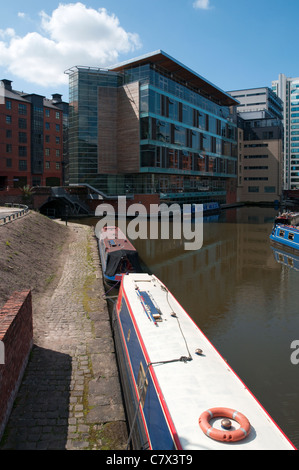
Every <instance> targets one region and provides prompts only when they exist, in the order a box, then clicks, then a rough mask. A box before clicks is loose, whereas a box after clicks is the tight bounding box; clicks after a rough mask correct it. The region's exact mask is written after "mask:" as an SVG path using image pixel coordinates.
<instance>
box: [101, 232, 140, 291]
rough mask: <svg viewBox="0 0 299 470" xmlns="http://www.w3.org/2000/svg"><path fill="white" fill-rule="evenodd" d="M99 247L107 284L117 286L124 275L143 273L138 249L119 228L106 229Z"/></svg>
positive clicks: (102, 233)
mask: <svg viewBox="0 0 299 470" xmlns="http://www.w3.org/2000/svg"><path fill="white" fill-rule="evenodd" d="M98 246H99V253H100V259H101V265H102V271H103V279H104V282H105V283H106V284H108V285H114V286H117V285H119V283H120V281H121V279H122V276H123V275H124V274H128V273H130V272H141V271H142V269H141V266H140V262H139V255H138V252H137V250H136V248H135V247H134V246H133V245H132V243H131V242H130V241H129V240H128V238H126V236H125V235H124V233H123V232H122V231H121V230H120V229H119V227H115V226H106V227H104V228H103V229H102V230H101V233H100V236H99V240H98Z"/></svg>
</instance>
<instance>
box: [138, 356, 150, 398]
mask: <svg viewBox="0 0 299 470" xmlns="http://www.w3.org/2000/svg"><path fill="white" fill-rule="evenodd" d="M137 387H138V393H139V397H140V403H141V406H142V407H143V406H144V402H145V396H146V391H147V387H148V380H147V378H146V374H145V372H144V368H143V365H142V363H141V362H140V367H139V372H138V377H137Z"/></svg>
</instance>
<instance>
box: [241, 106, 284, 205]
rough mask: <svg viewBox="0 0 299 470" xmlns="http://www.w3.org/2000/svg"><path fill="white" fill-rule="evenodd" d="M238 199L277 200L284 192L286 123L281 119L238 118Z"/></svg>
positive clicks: (270, 201)
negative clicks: (283, 166) (284, 125)
mask: <svg viewBox="0 0 299 470" xmlns="http://www.w3.org/2000/svg"><path fill="white" fill-rule="evenodd" d="M238 131H239V142H238V143H239V162H238V190H237V192H238V201H240V202H261V203H273V202H275V201H279V200H280V197H281V193H282V160H283V124H282V122H281V120H280V119H276V118H264V117H263V115H262V113H261V116H260V119H257V116H255V119H246V120H244V119H242V118H241V117H239V119H238Z"/></svg>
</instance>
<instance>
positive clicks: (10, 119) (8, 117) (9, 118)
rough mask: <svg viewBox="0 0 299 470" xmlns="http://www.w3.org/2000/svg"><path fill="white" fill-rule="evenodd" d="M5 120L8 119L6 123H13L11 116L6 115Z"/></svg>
mask: <svg viewBox="0 0 299 470" xmlns="http://www.w3.org/2000/svg"><path fill="white" fill-rule="evenodd" d="M5 120H6V124H11V123H12V118H11V116H6V118H5Z"/></svg>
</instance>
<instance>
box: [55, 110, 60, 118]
mask: <svg viewBox="0 0 299 470" xmlns="http://www.w3.org/2000/svg"><path fill="white" fill-rule="evenodd" d="M56 119H60V112H59V111H58V112H57V113H56Z"/></svg>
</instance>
